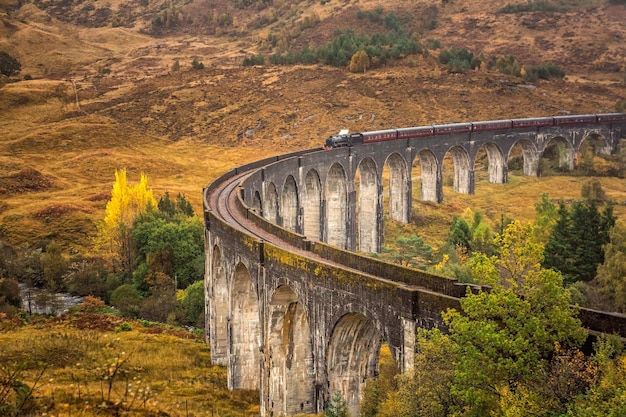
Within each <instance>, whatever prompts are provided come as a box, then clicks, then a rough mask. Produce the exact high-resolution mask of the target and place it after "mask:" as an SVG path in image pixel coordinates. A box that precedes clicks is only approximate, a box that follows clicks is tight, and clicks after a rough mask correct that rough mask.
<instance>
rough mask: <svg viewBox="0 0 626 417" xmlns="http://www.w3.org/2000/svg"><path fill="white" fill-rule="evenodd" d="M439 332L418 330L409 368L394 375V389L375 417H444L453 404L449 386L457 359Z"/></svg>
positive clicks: (446, 338) (445, 337)
mask: <svg viewBox="0 0 626 417" xmlns="http://www.w3.org/2000/svg"><path fill="white" fill-rule="evenodd" d="M453 348H454V345H453V343H452V340H451V339H450V338H449V337H448V336H446V335H444V334H442V333H441V332H440V331H439V330H437V329H434V330H423V329H422V330H420V331H419V333H418V338H417V353H416V354H415V364H414V366H413V369H412V370H411V371H409V372H407V373H405V374H402V375H398V377H397V382H398V389H397V390H396V391H393V392H390V393H389V394H388V397H387V399H386V400H385V401H384V402H383V403H382V404H381V405H380V407H379V411H378V414H377V416H378V417H414V416H430V417H445V416H447V415H448V414H449V412H450V409H451V406H452V405H453V403H454V402H453V398H452V396H451V394H450V385H451V383H452V379H453V376H454V364H455V363H457V361H458V358H457V357H456V356H455V355H456V353H455V350H454V349H453Z"/></svg>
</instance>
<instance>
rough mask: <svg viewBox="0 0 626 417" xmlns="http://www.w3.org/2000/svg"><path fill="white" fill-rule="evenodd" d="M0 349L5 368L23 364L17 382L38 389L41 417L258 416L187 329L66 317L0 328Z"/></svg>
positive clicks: (254, 394)
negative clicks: (229, 386) (116, 416)
mask: <svg viewBox="0 0 626 417" xmlns="http://www.w3.org/2000/svg"><path fill="white" fill-rule="evenodd" d="M85 326H86V328H85ZM0 346H2V349H1V350H0V359H1V360H0V362H1V363H2V364H3V367H2V369H3V371H5V372H6V369H15V368H16V367H17V366H22V367H23V368H24V370H23V371H22V372H21V374H20V377H19V378H16V379H18V380H20V381H22V382H25V383H26V384H27V385H28V386H30V387H32V386H33V384H35V383H36V384H37V385H36V387H35V390H34V392H33V395H34V397H35V402H34V405H33V407H34V409H35V411H36V414H39V415H44V413H47V414H48V415H54V416H64V415H67V416H70V415H84V416H92V415H103V414H111V413H123V414H124V415H131V416H132V415H156V414H159V413H160V414H162V415H165V414H164V413H167V415H171V416H177V415H179V416H186V415H196V416H222V417H228V416H233V417H234V416H237V417H239V416H254V415H258V414H259V397H258V395H259V394H258V391H228V389H227V384H226V369H225V368H224V367H221V366H213V365H211V362H210V348H209V346H208V345H207V344H206V343H205V342H204V340H203V337H201V336H198V335H194V334H191V333H189V332H187V331H185V330H177V329H173V328H170V327H167V326H163V325H159V324H154V323H145V322H140V321H130V322H124V321H122V319H119V318H113V317H107V316H103V315H79V316H71V315H67V316H63V317H62V318H61V319H54V320H43V321H42V320H37V321H36V322H34V323H33V324H31V325H26V326H19V327H17V328H13V329H11V330H7V331H4V332H2V333H0ZM116 370H117V371H118V372H114V371H116ZM42 372H43V374H42ZM109 383H110V385H111V391H110V393H109V389H108V388H109Z"/></svg>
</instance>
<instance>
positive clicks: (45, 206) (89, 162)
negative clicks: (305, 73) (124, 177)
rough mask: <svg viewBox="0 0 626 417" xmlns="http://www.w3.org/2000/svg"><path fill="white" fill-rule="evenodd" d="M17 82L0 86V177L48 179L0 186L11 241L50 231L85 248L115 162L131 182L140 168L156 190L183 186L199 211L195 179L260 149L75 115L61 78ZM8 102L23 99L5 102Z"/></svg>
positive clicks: (200, 181)
mask: <svg viewBox="0 0 626 417" xmlns="http://www.w3.org/2000/svg"><path fill="white" fill-rule="evenodd" d="M20 84H22V83H18V84H10V85H7V86H5V87H4V88H3V89H2V90H0V105H1V107H3V108H6V109H9V110H8V111H7V112H4V111H3V112H2V113H1V114H0V130H2V131H3V135H2V136H1V137H0V177H1V178H2V179H3V183H4V182H6V183H7V186H6V187H5V188H7V187H8V188H9V189H10V188H11V186H12V185H14V184H13V183H11V182H10V179H11V178H13V177H15V176H16V174H18V173H19V172H21V171H23V170H35V171H36V172H38V173H40V174H41V176H42V177H45V178H46V179H49V182H50V186H49V187H47V188H46V189H45V190H39V191H37V192H29V191H25V192H5V193H4V194H2V193H0V202H2V203H3V206H2V207H3V209H2V213H0V215H1V216H2V217H1V220H0V221H1V229H0V230H1V231H2V236H3V237H4V238H5V239H6V240H7V241H9V242H10V243H13V244H17V245H22V244H23V243H24V242H31V243H36V242H38V241H42V240H46V239H53V240H57V241H59V242H60V243H62V244H64V245H65V246H66V247H68V248H69V246H70V245H71V248H72V249H76V250H80V251H88V250H89V249H90V247H91V245H92V242H91V241H92V238H93V236H94V233H95V231H96V223H97V222H98V221H99V220H100V219H102V218H103V216H104V207H105V204H106V201H107V200H108V198H107V193H110V190H111V187H112V184H113V182H114V173H115V171H116V170H119V169H121V168H126V169H127V172H128V178H129V182H131V183H132V182H134V181H138V180H139V175H140V174H141V173H145V174H146V175H147V176H148V180H149V186H150V187H151V188H152V189H153V191H154V192H155V195H156V196H157V198H158V197H159V196H160V195H163V194H164V193H165V191H169V192H170V194H174V195H175V194H176V193H179V192H180V193H183V194H185V195H186V197H187V200H188V201H190V202H191V203H192V205H193V207H194V210H195V211H196V213H200V212H201V211H202V203H201V201H202V188H203V187H205V186H206V185H208V184H209V183H210V181H211V180H212V179H214V178H215V177H217V176H218V175H220V174H222V173H224V172H226V171H227V170H228V169H231V168H233V167H234V166H237V165H242V164H244V163H246V162H249V161H251V160H254V159H256V158H259V157H262V156H263V154H264V153H265V152H266V151H259V150H258V149H249V148H224V147H219V146H214V145H207V144H206V143H196V142H193V141H179V142H172V141H168V140H163V139H160V138H155V137H151V136H146V135H143V134H141V132H137V131H135V130H134V129H130V128H128V127H126V126H122V125H120V124H118V123H116V122H115V121H113V120H111V119H109V118H107V117H102V116H99V115H82V114H78V115H77V114H76V112H75V111H74V109H73V108H72V105H71V104H64V103H67V99H66V98H64V97H65V94H66V93H65V92H64V91H65V89H66V87H67V85H65V84H64V83H62V82H34V83H33V84H32V85H27V86H20ZM34 91H35V92H34ZM16 102H23V103H24V104H23V107H22V106H15V105H10V104H11V103H16ZM5 105H6V107H5ZM274 152H276V151H274ZM268 154H269V153H268ZM14 183H15V184H19V181H17V180H16V181H14ZM47 212H50V213H57V214H58V215H52V216H50V215H45V213H47Z"/></svg>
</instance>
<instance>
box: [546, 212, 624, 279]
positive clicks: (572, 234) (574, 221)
mask: <svg viewBox="0 0 626 417" xmlns="http://www.w3.org/2000/svg"><path fill="white" fill-rule="evenodd" d="M558 213H559V219H558V220H557V221H556V223H555V225H554V228H553V229H552V233H551V235H550V237H549V239H548V241H547V243H546V246H545V251H544V255H545V259H544V261H543V266H544V267H545V268H552V269H555V270H557V271H560V272H561V273H562V274H563V277H564V280H565V282H566V283H567V284H571V283H574V282H576V281H591V280H592V279H593V278H594V277H595V274H596V268H597V266H598V265H600V264H602V263H603V262H604V252H603V249H602V247H603V245H605V244H606V243H608V241H609V231H610V229H611V228H612V227H613V225H614V224H615V216H614V215H613V207H612V206H611V205H610V204H609V205H607V206H605V208H604V210H603V212H602V213H601V214H600V213H599V212H598V206H597V204H596V203H595V201H593V200H586V201H585V202H579V201H575V202H574V203H573V204H572V209H571V211H570V210H568V209H567V207H566V206H565V204H564V203H563V202H561V204H560V207H559V212H558Z"/></svg>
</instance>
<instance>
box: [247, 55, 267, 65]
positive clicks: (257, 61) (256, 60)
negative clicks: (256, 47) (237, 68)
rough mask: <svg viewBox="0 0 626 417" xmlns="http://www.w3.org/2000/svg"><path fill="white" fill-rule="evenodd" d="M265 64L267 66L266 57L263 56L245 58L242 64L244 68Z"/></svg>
mask: <svg viewBox="0 0 626 417" xmlns="http://www.w3.org/2000/svg"><path fill="white" fill-rule="evenodd" d="M263 64H265V57H264V56H263V54H258V55H252V56H249V57H245V58H244V59H243V63H242V65H243V66H244V67H252V66H254V65H263Z"/></svg>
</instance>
